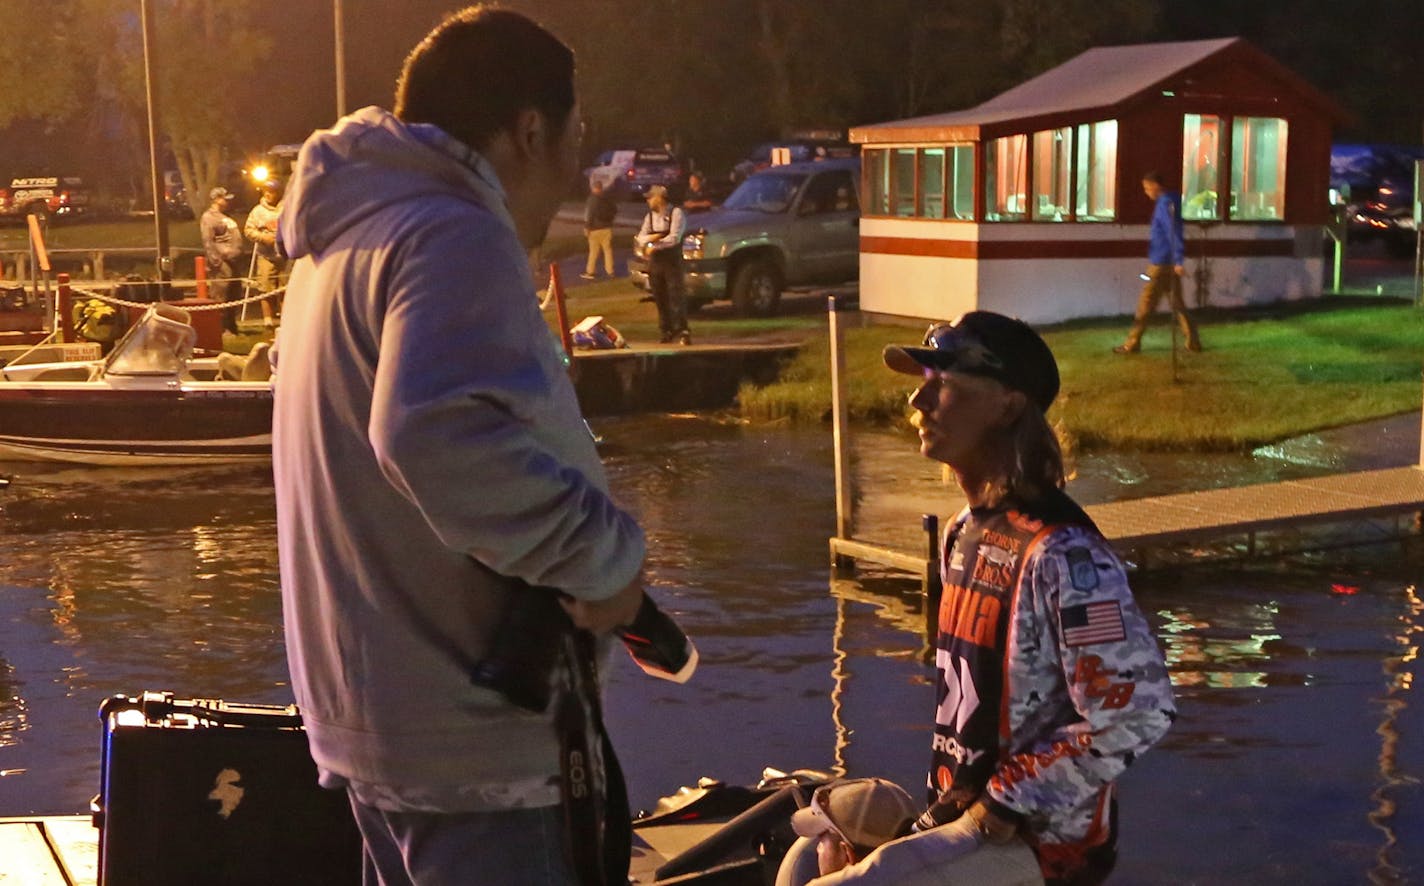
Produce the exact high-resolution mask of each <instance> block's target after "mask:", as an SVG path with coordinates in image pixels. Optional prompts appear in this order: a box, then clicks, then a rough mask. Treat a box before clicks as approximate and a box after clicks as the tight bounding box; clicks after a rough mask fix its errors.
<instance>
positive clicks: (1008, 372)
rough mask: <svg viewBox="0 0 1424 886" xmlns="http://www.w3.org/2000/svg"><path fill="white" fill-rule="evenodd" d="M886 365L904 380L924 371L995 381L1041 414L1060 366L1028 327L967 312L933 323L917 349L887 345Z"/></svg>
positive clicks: (1048, 402)
mask: <svg viewBox="0 0 1424 886" xmlns="http://www.w3.org/2000/svg"><path fill="white" fill-rule="evenodd" d="M884 359H885V365H886V366H888V367H890V368H891V369H893V370H895V371H896V372H903V373H905V374H906V375H923V374H924V371H925V370H926V369H935V370H940V371H954V372H964V373H968V374H970V375H982V376H987V377H988V378H992V379H996V380H998V381H1000V382H1002V383H1003V384H1005V385H1007V386H1008V387H1010V388H1013V389H1014V390H1016V391H1023V392H1024V393H1025V394H1027V395H1028V397H1029V399H1031V400H1032V401H1033V402H1034V403H1036V404H1037V405H1038V408H1039V409H1042V410H1043V411H1044V412H1047V411H1048V407H1049V406H1050V405H1051V404H1052V403H1053V398H1054V397H1057V396H1058V385H1059V381H1058V362H1057V361H1056V360H1054V359H1053V352H1052V351H1051V350H1049V348H1048V344H1047V343H1046V342H1044V340H1043V339H1042V338H1040V337H1039V335H1038V333H1037V332H1034V331H1033V328H1032V327H1030V326H1029V325H1028V324H1027V323H1025V322H1023V321H1022V320H1017V319H1015V318H1013V317H1005V316H1004V315H1003V314H995V313H994V312H992V311H970V312H969V313H967V314H965V315H963V316H961V317H960V318H959V319H958V320H955V321H954V322H953V323H936V324H935V325H933V326H931V327H930V328H929V331H928V332H926V333H925V338H924V341H923V342H922V343H921V345H920V346H919V347H914V346H911V345H888V346H887V347H886V348H885V353H884Z"/></svg>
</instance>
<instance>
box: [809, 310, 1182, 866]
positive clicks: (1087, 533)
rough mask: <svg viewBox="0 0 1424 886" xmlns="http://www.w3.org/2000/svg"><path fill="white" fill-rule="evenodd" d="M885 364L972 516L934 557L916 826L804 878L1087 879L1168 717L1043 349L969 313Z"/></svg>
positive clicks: (1167, 688)
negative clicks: (911, 385) (1052, 420)
mask: <svg viewBox="0 0 1424 886" xmlns="http://www.w3.org/2000/svg"><path fill="white" fill-rule="evenodd" d="M884 360H885V363H886V365H887V366H889V367H890V368H891V369H893V370H895V371H896V372H902V373H905V374H907V375H912V376H915V377H916V378H919V379H920V385H919V387H918V388H916V389H915V392H914V393H913V394H912V395H911V397H910V406H911V407H913V409H914V410H915V424H916V425H917V427H918V429H919V440H920V452H921V453H922V454H923V455H925V456H926V457H928V458H932V459H934V460H936V461H940V462H943V463H945V464H946V465H948V466H949V467H950V469H951V470H952V471H953V473H954V475H955V478H956V480H957V481H958V483H959V487H960V489H962V490H963V492H964V495H965V498H966V499H967V500H968V507H966V508H965V509H964V510H963V511H962V512H961V513H960V514H959V515H958V517H956V518H955V520H954V521H953V522H952V524H951V525H950V526H949V528H948V529H947V530H946V532H945V537H944V541H943V547H942V550H941V562H940V577H941V579H942V582H943V588H944V591H943V596H942V598H941V602H940V607H939V617H938V624H939V629H938V631H937V634H936V637H935V671H936V681H935V686H936V692H935V714H934V724H935V725H934V732H933V735H932V736H931V740H930V752H931V761H930V768H929V777H928V785H927V787H928V795H927V799H928V802H929V806H928V808H927V809H926V810H925V811H924V812H923V813H922V814H921V815H920V816H919V818H918V819H917V820H916V822H915V825H914V828H915V833H913V834H911V835H910V836H907V837H904V838H901V839H899V840H894V841H891V842H889V843H887V844H885V845H883V846H881V847H880V848H879V849H877V850H875V851H874V852H872V853H871V854H870V855H869V856H867V857H866V858H864V859H862V860H860V861H858V862H856V863H855V864H852V865H850V866H849V867H847V868H845V869H844V870H842V871H839V872H837V873H835V874H832V875H830V876H828V877H824V878H821V879H818V880H816V881H815V883H816V886H831V884H840V883H859V884H890V883H895V884H910V883H916V884H917V883H960V882H963V883H974V884H976V886H983V884H1003V883H1036V882H1039V881H1040V880H1042V881H1046V882H1048V883H1054V884H1069V883H1072V884H1079V883H1098V882H1101V881H1102V880H1103V879H1104V878H1105V877H1106V876H1107V875H1108V873H1109V872H1110V871H1111V870H1112V867H1113V864H1114V863H1115V861H1116V840H1117V811H1116V806H1115V801H1114V784H1115V781H1116V779H1117V778H1118V776H1120V775H1121V774H1122V772H1123V770H1125V769H1126V768H1127V767H1128V765H1129V764H1131V763H1132V762H1133V761H1134V760H1135V759H1136V758H1137V757H1138V756H1140V755H1141V754H1142V752H1143V751H1145V750H1147V749H1148V748H1149V747H1151V746H1152V745H1153V744H1154V743H1155V742H1157V741H1158V740H1159V739H1160V738H1161V737H1162V736H1163V734H1165V733H1166V731H1167V729H1168V727H1169V726H1170V725H1171V723H1172V721H1173V720H1174V719H1175V717H1176V707H1175V705H1174V703H1173V700H1172V690H1171V685H1170V683H1169V681H1168V674H1167V668H1166V665H1165V663H1164V661H1163V658H1162V652H1161V649H1160V648H1159V647H1158V644H1157V641H1156V638H1155V637H1154V635H1153V633H1152V630H1151V627H1150V626H1149V625H1148V623H1147V620H1146V619H1145V618H1144V617H1143V614H1142V611H1141V610H1140V609H1139V608H1138V606H1137V604H1136V603H1135V602H1134V601H1133V597H1132V591H1131V590H1130V589H1129V587H1128V583H1127V575H1126V572H1125V570H1124V569H1123V565H1122V562H1121V561H1120V560H1119V559H1118V558H1117V555H1116V554H1114V553H1113V550H1112V548H1111V547H1110V546H1109V545H1108V543H1107V541H1105V540H1104V538H1103V536H1102V535H1101V533H1099V532H1098V530H1097V528H1096V527H1095V526H1094V525H1093V521H1092V520H1091V519H1090V518H1089V517H1088V515H1087V514H1085V513H1084V512H1083V510H1082V509H1081V508H1079V507H1078V505H1077V504H1075V503H1074V502H1073V501H1072V499H1070V498H1069V497H1068V496H1067V495H1066V494H1065V493H1064V492H1063V482H1064V471H1063V457H1062V453H1061V451H1060V448H1059V444H1058V441H1057V439H1056V437H1055V436H1054V433H1053V430H1052V429H1051V428H1050V427H1049V425H1048V421H1047V420H1046V418H1045V417H1044V413H1045V412H1046V411H1047V410H1048V407H1049V405H1050V404H1052V402H1053V400H1054V398H1055V397H1056V396H1057V394H1058V386H1059V378H1058V366H1057V363H1056V362H1055V360H1054V358H1053V353H1052V352H1051V351H1050V350H1049V348H1048V345H1047V344H1045V343H1044V341H1043V339H1041V338H1039V336H1038V335H1037V334H1036V333H1035V332H1034V331H1033V330H1032V329H1030V328H1029V327H1028V326H1027V325H1026V324H1024V323H1022V322H1020V321H1018V320H1014V319H1011V318H1009V317H1005V316H1002V315H1000V314H994V313H989V312H986V311H973V312H970V313H968V314H965V315H963V316H962V317H960V318H959V319H958V320H956V321H955V322H953V323H946V324H940V325H936V326H934V327H932V328H931V329H930V331H929V333H928V334H927V335H926V336H925V339H924V343H923V344H922V345H921V346H918V347H898V346H892V347H887V348H886V349H885V353H884Z"/></svg>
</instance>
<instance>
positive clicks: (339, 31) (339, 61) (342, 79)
mask: <svg viewBox="0 0 1424 886" xmlns="http://www.w3.org/2000/svg"><path fill="white" fill-rule="evenodd" d="M331 6H332V9H331V11H332V17H333V18H334V19H335V20H336V21H335V26H336V118H337V119H338V120H339V119H341V118H342V117H345V116H346V37H345V36H344V35H345V31H346V29H345V28H344V27H343V26H342V15H341V0H331Z"/></svg>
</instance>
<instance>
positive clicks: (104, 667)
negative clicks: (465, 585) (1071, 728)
mask: <svg viewBox="0 0 1424 886" xmlns="http://www.w3.org/2000/svg"><path fill="white" fill-rule="evenodd" d="M599 432H600V433H601V434H603V435H604V437H605V438H607V444H606V447H605V455H606V458H607V463H608V468H609V474H610V478H611V481H612V483H613V485H614V488H615V490H616V491H617V493H618V495H619V496H620V497H621V498H622V499H623V500H625V501H626V502H627V503H628V504H629V506H630V507H631V508H632V509H633V510H635V511H636V512H637V513H638V514H639V516H640V518H641V520H642V521H643V523H644V525H645V526H646V527H647V531H648V534H649V537H650V539H651V541H652V545H651V552H652V553H651V556H652V560H651V562H650V563H649V570H648V571H649V575H650V577H651V580H652V581H653V583H654V584H655V586H656V590H655V593H657V594H658V596H659V598H660V600H661V601H663V602H664V604H665V606H666V607H667V608H668V609H669V610H670V611H672V612H673V613H674V614H676V615H677V617H678V618H679V619H680V620H681V621H682V622H683V623H684V624H685V625H686V626H687V628H688V629H689V632H690V633H692V634H693V635H694V636H695V637H696V639H697V641H698V645H699V648H700V651H701V653H702V659H703V665H702V667H701V669H700V670H699V673H698V676H697V678H696V679H694V680H693V681H692V683H690V684H688V685H686V686H675V685H673V684H668V683H664V682H662V681H652V680H648V679H646V678H645V677H644V676H643V675H642V674H641V672H639V671H637V670H636V668H633V667H632V666H630V665H627V664H625V663H621V662H619V663H616V664H615V667H614V668H613V670H612V673H611V675H610V685H609V687H608V704H607V710H608V712H609V717H610V724H611V731H612V732H613V735H614V739H615V741H616V743H617V745H618V747H619V748H620V755H621V756H622V757H623V759H624V763H625V768H626V769H627V773H628V780H629V788H630V794H631V796H632V799H633V803H634V805H635V806H650V805H651V804H652V802H653V801H654V800H655V799H656V798H657V797H658V796H661V795H663V794H666V793H668V792H670V791H671V790H672V789H674V788H675V787H676V786H678V785H680V784H685V783H689V782H690V781H691V780H693V779H695V778H697V777H698V776H700V775H711V776H716V777H720V778H723V779H726V780H728V781H750V780H753V779H755V778H756V776H757V775H758V774H759V772H760V770H761V767H763V766H765V765H775V766H778V767H780V768H783V769H794V768H798V767H805V766H813V767H821V768H835V769H837V770H839V771H845V772H847V773H849V774H852V775H870V774H877V775H883V776H886V777H889V778H892V779H894V780H896V781H898V782H900V783H901V784H903V785H905V786H906V787H907V788H910V789H911V790H912V791H914V790H916V789H917V787H918V785H920V784H922V783H923V779H924V766H925V764H926V762H927V760H928V754H929V748H928V742H929V735H930V722H931V717H932V714H933V693H932V679H931V678H932V672H931V671H930V670H929V668H928V666H927V665H926V664H925V652H926V649H927V646H926V644H925V641H924V638H923V634H922V628H923V625H924V621H925V613H924V607H923V603H922V601H921V599H920V596H919V594H918V587H917V584H916V583H914V582H908V581H905V580H903V579H900V578H894V577H890V576H887V575H884V574H876V573H869V574H861V575H859V576H857V577H855V578H853V579H851V578H848V579H844V580H837V581H830V580H829V570H828V553H827V548H826V538H827V537H828V536H829V535H830V533H831V531H832V529H833V526H834V509H833V508H834V504H833V499H832V492H831V476H832V469H831V453H830V440H829V435H828V434H826V433H824V432H822V431H819V430H813V431H789V430H779V429H767V428H747V427H741V426H739V425H737V424H735V423H718V422H708V421H703V420H698V419H691V418H683V417H662V418H640V419H630V420H622V421H605V422H600V425H599ZM856 442H857V448H858V450H859V453H860V454H859V458H858V462H857V464H858V470H860V471H861V472H862V474H863V476H865V477H867V478H868V480H869V481H871V482H870V483H869V484H868V485H867V487H866V488H865V489H863V490H862V496H861V500H860V511H859V515H858V517H859V519H860V520H861V526H862V528H863V529H866V530H867V531H869V532H875V533H877V534H879V533H885V534H893V533H894V532H897V531H899V532H903V533H904V534H905V537H906V539H907V542H906V543H907V544H916V545H917V544H918V543H919V542H920V535H919V529H918V527H919V513H918V511H917V510H916V504H917V502H918V501H921V500H923V496H924V495H929V496H936V497H939V498H942V499H943V500H944V501H945V509H944V512H946V513H947V512H950V511H952V510H954V509H955V508H956V505H955V504H954V502H953V501H952V496H951V495H950V491H949V490H948V489H946V488H945V487H944V486H942V485H941V480H940V477H939V476H938V472H937V471H936V470H935V469H934V467H933V466H932V465H928V464H927V463H926V462H924V461H923V460H921V459H919V457H918V456H916V455H915V453H914V451H913V446H912V444H911V443H910V441H909V439H908V438H907V437H903V436H896V435H878V436H877V435H869V434H867V435H861V436H860V437H858V438H857V441H856ZM1213 458H1216V457H1213ZM1234 458H1235V461H1234V462H1230V466H1229V467H1228V466H1226V465H1227V464H1228V461H1229V459H1228V458H1226V457H1223V458H1221V459H1217V461H1216V462H1215V463H1216V464H1218V465H1219V466H1222V467H1221V473H1222V475H1230V476H1234V477H1240V478H1244V479H1260V477H1259V476H1255V477H1253V476H1252V466H1253V465H1255V464H1256V463H1257V461H1258V459H1255V458H1251V457H1245V456H1242V457H1234ZM1167 463H1168V461H1167V460H1166V459H1165V458H1164V459H1162V460H1157V459H1155V458H1151V459H1149V458H1143V457H1136V456H1121V457H1114V458H1113V459H1102V460H1099V461H1090V462H1089V463H1087V464H1086V465H1083V466H1081V469H1080V480H1079V481H1077V482H1079V483H1083V484H1087V485H1086V486H1084V487H1083V488H1085V489H1094V490H1097V491H1098V494H1101V495H1102V496H1104V497H1106V496H1108V494H1109V490H1111V489H1112V488H1116V489H1117V490H1118V491H1119V494H1120V493H1121V492H1122V490H1123V489H1129V490H1130V491H1131V493H1132V494H1136V493H1138V492H1140V491H1141V490H1144V489H1150V490H1151V491H1154V492H1157V491H1171V490H1170V489H1166V488H1164V487H1169V486H1170V485H1171V484H1173V483H1175V484H1183V483H1186V482H1189V481H1191V480H1193V477H1192V476H1191V472H1193V471H1197V470H1201V469H1202V468H1201V463H1200V462H1197V461H1188V462H1185V463H1184V464H1185V465H1186V466H1185V467H1183V468H1181V472H1180V473H1177V474H1170V472H1169V471H1168V469H1167V468H1166V467H1164V465H1166V464H1167ZM1269 470H1270V471H1276V470H1278V468H1277V467H1274V466H1273V467H1271V468H1270V469H1269ZM1290 470H1303V468H1301V467H1299V466H1296V467H1292V468H1290ZM4 472H5V473H12V472H13V473H15V474H16V475H17V478H16V483H15V484H14V485H13V486H12V487H11V488H10V489H9V490H7V491H6V492H4V493H0V815H18V814H26V813H29V812H46V813H56V812H74V811H78V810H81V809H83V808H84V805H85V803H86V802H87V800H88V797H89V796H90V795H92V794H93V793H94V791H95V789H96V781H97V768H98V729H97V726H98V724H97V718H96V717H95V710H96V708H97V705H98V703H99V701H101V700H102V699H103V698H104V697H105V696H107V695H110V694H113V693H119V692H122V693H125V694H133V693H136V692H139V691H141V690H144V689H172V690H174V691H176V692H178V693H180V694H185V695H210V696H217V697H227V698H230V699H234V700H245V701H253V702H266V703H274V704H275V703H285V702H286V701H288V700H290V690H289V688H288V687H287V685H286V666H285V658H284V655H283V650H282V638H281V621H280V604H279V594H278V585H277V575H276V568H275V543H274V519H275V517H274V512H273V506H272V498H271V483H270V478H269V476H268V474H267V473H266V472H265V471H263V470H260V469H258V470H253V469H230V470H221V469H215V470H208V471H189V472H176V473H175V472H166V471H156V472H147V471H138V472H125V471H117V472H116V471H97V470H96V471H86V470H78V469H72V468H60V469H44V468H38V467H37V466H33V465H25V466H21V465H12V466H6V467H5V468H4ZM1164 473H1166V474H1167V476H1163V475H1164ZM909 493H912V494H909ZM1080 494H1081V493H1080ZM1085 497H1086V496H1085ZM1421 576H1424V549H1422V548H1421V546H1420V545H1411V546H1405V547H1404V548H1401V547H1399V546H1383V545H1382V546H1376V547H1374V548H1369V549H1364V550H1362V551H1357V552H1331V553H1324V554H1314V555H1309V556H1300V557H1291V558H1285V559H1283V560H1281V561H1280V562H1279V563H1263V562H1255V563H1250V564H1234V565H1231V566H1225V567H1223V566H1218V567H1212V566H1205V567H1203V566H1197V567H1193V568H1190V569H1180V570H1171V571H1169V570H1162V571H1160V572H1154V573H1149V574H1145V575H1139V576H1136V577H1135V578H1134V587H1135V589H1136V591H1137V594H1138V597H1139V599H1140V601H1141V602H1142V604H1143V609H1144V611H1146V612H1147V613H1148V614H1149V617H1150V618H1151V619H1152V621H1153V624H1154V627H1155V628H1156V630H1157V631H1158V634H1159V636H1160V637H1161V638H1162V641H1163V643H1164V645H1165V647H1166V649H1167V653H1168V657H1169V660H1170V662H1171V666H1172V671H1173V677H1174V682H1175V684H1176V686H1177V691H1178V694H1179V702H1180V708H1181V712H1182V716H1181V719H1180V721H1179V723H1178V724H1177V727H1176V728H1175V729H1174V730H1173V731H1172V733H1170V734H1169V736H1168V738H1167V739H1166V741H1165V742H1164V743H1163V745H1162V746H1161V747H1160V748H1159V749H1157V750H1154V751H1153V752H1152V753H1150V754H1147V755H1145V756H1144V757H1143V759H1142V760H1141V761H1140V762H1139V763H1137V764H1136V765H1134V767H1133V769H1132V770H1131V771H1130V772H1129V773H1128V774H1127V776H1126V778H1125V779H1124V780H1123V783H1122V803H1123V810H1124V828H1125V841H1124V850H1123V857H1122V861H1121V863H1120V865H1119V869H1118V873H1117V874H1116V875H1115V877H1114V882H1115V883H1118V884H1123V883H1125V884H1132V883H1164V882H1173V883H1175V882H1210V883H1216V882H1250V883H1266V882H1288V881H1295V882H1301V883H1313V882H1358V881H1359V880H1361V879H1362V878H1364V877H1371V878H1374V879H1375V880H1376V881H1377V882H1390V881H1391V880H1390V878H1395V879H1410V878H1414V879H1419V878H1421V877H1424V844H1421V840H1420V837H1419V835H1420V834H1424V810H1421V808H1420V807H1421V804H1420V803H1418V798H1419V796H1420V791H1421V787H1420V784H1419V782H1418V779H1419V776H1420V775H1421V771H1424V752H1421V749H1420V747H1419V743H1418V739H1417V736H1418V735H1420V734H1421V731H1420V730H1421V729H1424V719H1421V708H1420V706H1419V705H1409V704H1408V700H1409V697H1410V692H1411V690H1412V689H1413V687H1414V685H1415V681H1416V677H1417V674H1418V672H1419V668H1420V657H1419V652H1418V648H1419V646H1420V645H1421V637H1420V635H1421V630H1422V629H1424V612H1421V605H1420V596H1419V594H1418V592H1417V588H1418V587H1419V585H1420V580H1421ZM1337 586H1338V588H1346V589H1353V590H1354V592H1353V593H1345V592H1343V591H1340V590H1337Z"/></svg>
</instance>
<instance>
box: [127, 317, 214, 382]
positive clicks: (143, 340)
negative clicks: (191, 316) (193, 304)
mask: <svg viewBox="0 0 1424 886" xmlns="http://www.w3.org/2000/svg"><path fill="white" fill-rule="evenodd" d="M197 339H198V333H197V331H196V330H194V329H193V327H192V326H191V325H189V323H188V312H187V311H184V310H182V309H180V308H175V307H173V306H171V305H165V304H157V305H154V306H152V307H150V308H149V309H148V310H147V311H146V312H144V315H143V317H142V318H141V319H140V320H139V321H138V322H137V323H135V324H134V325H133V326H132V327H130V329H129V331H128V332H127V333H125V334H124V337H123V338H121V339H119V343H118V344H116V345H114V350H113V352H112V353H110V354H109V359H108V361H107V362H106V363H105V364H104V374H105V375H177V374H178V373H180V372H182V371H183V368H184V367H185V366H187V365H188V358H189V357H191V356H192V355H193V345H194V343H196V341H197Z"/></svg>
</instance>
